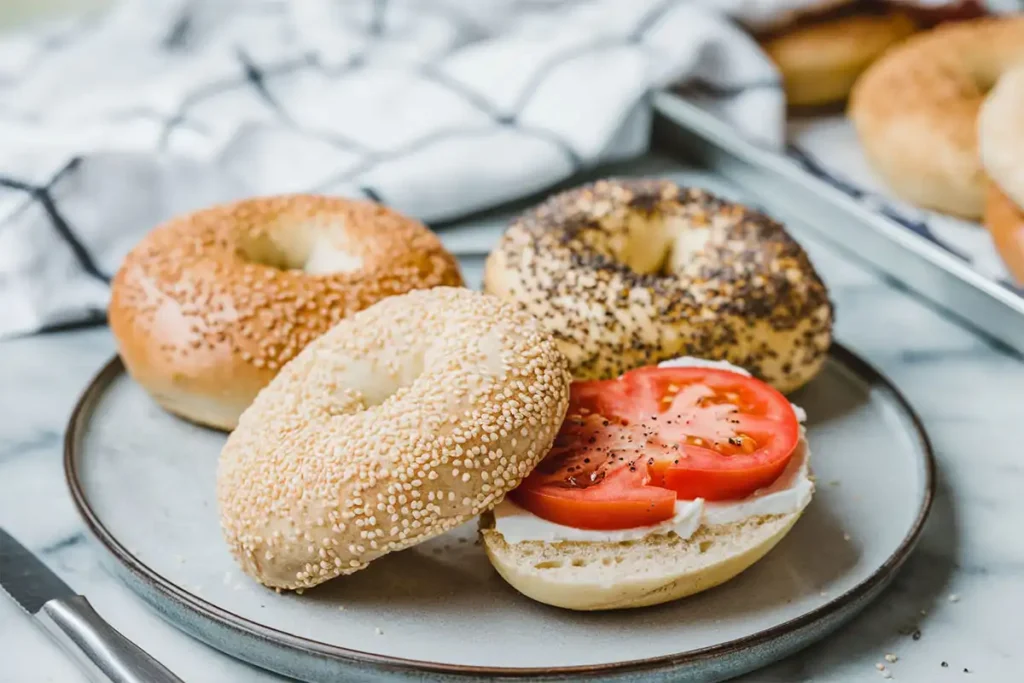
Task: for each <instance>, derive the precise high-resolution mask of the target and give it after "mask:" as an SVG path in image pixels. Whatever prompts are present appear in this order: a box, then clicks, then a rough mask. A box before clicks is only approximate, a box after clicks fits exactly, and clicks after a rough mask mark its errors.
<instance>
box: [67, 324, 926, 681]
mask: <svg viewBox="0 0 1024 683" xmlns="http://www.w3.org/2000/svg"><path fill="white" fill-rule="evenodd" d="M829 357H830V358H831V359H833V360H835V361H837V362H838V363H839V364H840V365H842V366H844V367H845V368H846V369H848V370H851V371H852V372H853V373H854V374H855V375H857V376H858V377H859V378H861V379H862V380H865V381H866V382H867V383H868V384H870V385H871V386H873V387H876V386H880V387H881V388H883V389H884V390H885V391H886V392H887V393H888V394H889V395H890V397H891V398H892V399H894V400H895V402H896V404H897V405H898V407H899V408H900V409H901V410H902V411H903V413H904V415H905V416H906V417H907V418H909V423H910V426H911V427H912V430H913V433H914V435H915V437H916V440H917V443H918V445H919V447H920V450H921V452H922V453H923V455H924V479H925V480H924V494H923V497H922V501H921V504H920V507H919V508H918V511H917V515H916V516H915V518H914V521H913V522H912V524H911V525H910V528H909V529H908V531H907V533H906V534H905V535H904V536H903V538H902V539H901V541H900V543H899V545H898V546H897V547H896V549H895V550H894V551H893V552H892V554H891V555H889V556H888V557H887V558H886V559H885V561H884V562H882V563H881V564H880V565H878V567H876V568H875V570H874V571H872V572H871V574H869V575H868V576H867V577H866V578H865V579H863V580H862V581H860V582H858V583H857V584H856V585H854V586H853V587H851V588H850V589H848V590H847V591H846V592H844V593H841V594H839V595H837V596H836V597H835V598H833V599H832V600H829V601H828V602H826V603H825V604H824V605H821V606H820V607H816V608H815V609H812V610H810V611H808V612H805V613H804V614H801V615H799V616H796V617H794V618H792V619H789V620H787V621H784V622H782V623H779V624H775V625H774V626H771V627H769V628H766V629H762V630H760V631H757V632H755V633H752V634H750V635H747V636H743V637H741V638H734V639H733V640H728V641H725V642H723V643H717V644H715V645H710V646H707V647H703V648H698V649H695V650H688V651H686V652H677V653H672V654H667V655H659V656H656V657H647V658H642V659H632V660H624V661H621V662H608V663H603V664H582V665H573V666H559V667H506V666H485V665H473V664H448V663H444V662H436V661H429V660H420V659H411V658H406V657H396V656H392V655H383V654H378V653H374V652H365V651H362V650H357V649H353V648H347V647H343V646H340V645H331V644H329V643H324V642H322V641H318V640H314V639H312V638H306V637H303V636H297V635H295V634H292V633H288V632H286V631H281V630H280V629H277V628H274V627H272V626H266V625H264V624H260V623H258V622H255V621H253V620H251V619H247V618H246V617H243V616H240V615H238V614H235V613H234V612H231V611H229V610H226V609H224V608H222V607H219V606H217V605H215V604H213V603H211V602H209V601H207V600H204V599H203V598H201V597H199V596H198V595H196V594H194V593H191V592H189V591H187V590H185V589H183V588H181V587H179V586H178V585H176V584H174V583H173V582H171V581H170V580H168V579H166V578H165V577H164V576H163V575H161V574H159V573H158V572H156V571H155V570H153V569H151V568H150V567H149V566H147V565H146V564H145V563H144V562H142V561H141V560H140V559H138V558H137V557H135V556H134V555H133V554H132V553H131V552H130V551H129V550H128V549H127V548H125V547H124V546H123V545H122V544H121V543H120V542H119V541H118V540H117V538H116V537H115V536H114V535H113V534H112V533H111V532H110V531H109V530H108V529H107V528H106V527H105V526H104V524H103V523H102V522H101V521H100V519H99V517H98V516H97V514H96V513H95V512H94V511H93V509H92V508H91V506H90V504H89V502H88V497H87V495H86V493H85V490H84V486H83V485H82V481H81V479H80V477H79V475H78V468H77V463H78V455H79V450H80V449H79V443H80V441H81V439H80V435H81V434H82V433H83V431H84V427H85V426H86V425H87V424H88V418H89V416H90V415H91V412H92V409H93V407H94V406H95V404H96V403H97V402H98V400H99V399H100V397H102V395H103V393H104V391H105V390H106V388H107V387H108V386H109V385H110V384H111V383H112V382H113V380H114V379H115V378H117V377H118V376H119V375H120V374H122V373H126V369H125V366H124V364H123V362H122V360H121V358H120V356H118V355H117V354H115V355H114V357H113V358H111V359H110V360H109V361H107V363H106V364H105V365H104V366H103V367H102V368H101V369H100V370H99V371H98V372H97V373H96V375H95V376H94V377H93V378H92V379H91V380H90V381H89V383H88V384H87V385H86V387H85V389H84V390H83V392H82V394H81V395H80V396H79V398H78V400H77V401H76V402H75V406H74V409H73V410H72V412H71V415H70V418H69V419H68V424H67V427H66V429H65V433H64V456H63V467H64V478H65V482H66V484H67V486H68V489H69V491H70V493H71V498H72V501H73V503H74V506H75V509H76V511H77V512H78V515H79V517H81V519H82V521H83V523H84V524H85V527H86V529H87V530H88V531H89V533H90V535H91V536H92V537H93V539H94V540H96V541H98V542H99V543H100V544H101V545H102V546H103V547H104V548H105V550H106V551H107V552H108V553H109V554H110V555H111V556H112V557H113V558H114V559H115V560H117V561H118V562H119V563H120V564H121V565H122V566H123V568H124V569H127V570H128V571H129V572H131V573H132V574H133V575H134V576H135V578H137V579H139V580H141V581H143V582H145V583H146V584H148V585H149V587H150V588H151V589H154V590H155V591H156V592H158V593H160V594H162V595H163V597H164V598H166V599H168V600H170V601H172V602H174V603H176V604H177V605H178V606H180V607H184V608H185V609H187V610H189V611H191V612H193V613H195V614H197V615H199V616H200V617H202V618H204V619H206V620H208V621H212V622H215V623H216V624H218V625H219V626H221V627H226V628H228V629H231V630H232V631H235V632H239V633H241V634H243V635H244V636H247V637H250V638H256V639H259V640H262V641H271V642H276V643H278V644H279V645H280V646H283V647H286V648H288V649H290V650H293V651H301V652H304V653H306V654H311V655H316V656H318V657H326V658H328V659H331V660H334V661H340V662H347V663H351V664H357V665H361V666H371V667H376V668H379V669H383V670H388V671H392V672H393V671H396V670H397V671H404V672H407V673H430V674H446V675H452V676H500V677H504V678H519V679H525V678H530V677H536V676H558V677H560V678H568V677H585V676H592V675H602V676H608V675H622V674H631V673H638V672H656V671H659V670H666V669H669V670H670V669H674V668H678V667H683V666H692V665H694V664H698V663H702V662H709V661H711V660H715V659H719V658H721V657H725V656H729V655H733V654H737V653H740V652H742V651H745V650H749V649H752V648H756V647H758V646H765V645H768V644H770V643H772V642H774V641H777V640H779V639H781V638H784V637H785V636H787V635H790V634H792V633H795V632H798V631H800V630H802V629H805V628H808V627H812V626H814V625H815V624H818V623H824V622H826V621H827V620H828V619H829V617H832V616H835V615H836V614H839V613H842V612H843V611H844V610H846V609H849V608H851V607H854V606H855V605H857V604H858V603H859V602H860V601H861V600H862V599H864V598H870V597H871V596H872V595H873V594H874V593H875V592H877V591H879V590H881V589H882V588H884V587H885V585H886V584H887V583H888V582H889V581H890V580H891V579H892V577H893V575H894V574H895V572H896V571H898V570H899V568H900V567H901V566H902V565H903V563H904V562H906V560H907V558H908V557H909V556H910V554H911V552H912V551H913V550H914V547H915V546H916V545H917V543H918V541H919V540H920V537H921V533H922V532H923V530H924V526H925V522H926V521H927V519H928V515H929V513H930V511H931V508H932V503H933V501H934V498H935V489H936V464H935V453H934V449H933V447H932V444H931V439H930V438H929V437H928V432H927V430H926V429H925V427H924V423H923V422H922V421H921V418H920V416H919V415H918V414H917V411H916V410H914V408H913V406H912V405H911V404H910V402H909V401H908V400H907V398H906V397H905V396H904V395H903V393H902V392H901V391H900V390H899V389H898V388H897V387H896V385H895V384H893V382H892V381H891V380H890V379H889V378H888V377H887V376H885V375H884V374H883V373H882V372H881V371H879V370H878V369H876V368H875V367H874V366H873V365H872V364H870V363H869V362H867V361H866V360H864V359H863V358H861V357H860V356H859V355H857V354H856V353H854V352H853V351H851V350H850V349H849V348H847V347H846V346H844V345H842V344H840V343H839V342H836V341H833V343H832V346H831V348H830V349H829ZM119 578H120V577H119ZM122 582H123V583H125V584H126V585H128V587H129V589H131V590H132V592H134V593H136V594H138V590H137V589H136V588H135V586H133V585H132V584H131V583H130V582H127V581H123V579H122ZM140 597H142V596H140ZM144 600H145V598H144ZM147 602H148V601H147ZM158 611H159V610H158ZM165 618H166V617H165ZM172 625H174V626H176V627H178V628H179V629H180V628H182V627H181V625H180V624H178V623H176V622H174V621H172ZM189 635H190V636H191V637H195V636H194V635H193V634H192V633H190V632H189ZM228 654H229V655H230V654H231V653H228Z"/></svg>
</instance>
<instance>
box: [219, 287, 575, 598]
mask: <svg viewBox="0 0 1024 683" xmlns="http://www.w3.org/2000/svg"><path fill="white" fill-rule="evenodd" d="M569 383H570V376H569V372H568V369H567V366H566V362H565V358H564V357H563V356H562V354H561V353H559V352H558V350H557V348H556V347H555V344H554V342H553V340H552V339H551V337H550V336H549V335H547V334H546V333H544V332H543V330H542V329H541V327H540V325H538V324H537V322H536V321H535V320H533V319H532V318H530V316H529V315H526V314H525V313H523V312H521V311H517V310H516V309H515V308H514V307H513V306H510V305H508V304H505V303H502V302H501V301H499V300H498V299H496V298H495V297H492V296H487V295H485V294H481V293H479V292H474V291H472V290H468V289H461V288H451V287H438V288H434V289H429V290H420V291H415V292H411V293H409V294H404V295H400V296H395V297H391V298H388V299H384V300H383V301H380V302H379V303H377V304H375V305H373V306H371V307H369V308H367V309H365V310H363V311H361V312H359V313H356V314H355V315H353V316H351V317H350V318H347V319H345V320H343V321H342V322H340V323H339V324H338V325H337V326H335V327H334V328H332V329H331V330H330V331H328V332H327V333H326V334H324V335H323V336H321V337H320V338H318V339H316V340H315V341H313V342H312V343H311V344H309V345H308V346H307V347H306V348H305V349H303V351H302V352H300V353H299V355H298V356H296V357H295V358H294V359H293V360H292V361H291V362H289V363H288V364H287V365H285V366H284V368H282V369H281V372H280V373H279V374H278V375H277V376H276V377H275V378H274V379H273V380H272V381H271V382H270V384H269V385H267V387H266V388H265V389H264V390H263V391H261V392H260V393H259V395H258V396H257V397H256V400H255V401H254V402H253V404H252V405H251V406H250V407H249V408H248V409H247V410H246V411H245V412H244V413H243V414H242V417H241V419H240V420H239V424H238V428H237V429H236V430H235V431H234V432H232V433H231V435H230V436H229V437H228V440H227V443H226V444H225V446H224V449H223V451H222V452H221V456H220V462H219V467H218V472H217V497H218V501H219V504H220V519H221V527H222V529H223V532H224V536H225V539H226V541H227V544H228V547H229V548H230V550H231V552H232V554H233V555H234V556H235V558H236V559H237V560H238V562H239V563H240V564H241V566H242V568H243V570H244V571H245V572H246V573H248V574H249V575H251V576H252V577H254V578H255V579H257V580H258V581H260V582H261V583H263V584H265V585H268V586H274V587H278V588H306V587H309V586H314V585H316V584H318V583H321V582H323V581H326V580H328V579H330V578H333V577H335V576H338V575H340V574H350V573H352V572H354V571H357V570H359V569H361V568H363V567H365V566H366V565H367V563H369V562H370V561H372V560H374V559H375V558H378V557H380V556H381V555H384V554H386V553H388V552H391V551H394V550H400V549H402V548H406V547H409V546H411V545H414V544H416V543H419V542H421V541H424V540H427V539H429V538H431V537H433V536H437V535H439V534H441V533H444V532H445V531H447V530H449V529H451V528H453V527H455V526H457V525H459V524H462V523H463V522H465V521H467V520H469V519H470V518H472V517H473V516H474V515H477V514H479V513H481V512H483V511H485V510H488V509H490V508H491V507H493V506H494V505H495V504H497V503H498V502H499V501H500V500H501V499H502V497H504V495H505V493H506V492H507V491H509V490H511V489H513V488H515V487H516V486H517V485H518V484H519V482H520V481H521V480H522V479H523V478H524V477H525V476H526V475H527V474H529V473H530V471H531V470H532V469H533V468H534V467H535V466H536V464H537V463H538V462H539V461H540V460H541V458H543V457H544V456H545V455H546V454H547V452H548V450H549V449H550V447H551V443H552V441H553V440H554V438H555V434H556V433H557V432H558V429H559V427H560V426H561V423H562V419H563V417H564V416H565V410H566V407H567V405H568V401H569Z"/></svg>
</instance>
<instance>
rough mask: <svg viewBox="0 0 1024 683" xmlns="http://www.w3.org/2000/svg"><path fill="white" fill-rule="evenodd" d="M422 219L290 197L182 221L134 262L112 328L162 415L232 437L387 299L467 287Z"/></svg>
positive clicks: (117, 298)
mask: <svg viewBox="0 0 1024 683" xmlns="http://www.w3.org/2000/svg"><path fill="white" fill-rule="evenodd" d="M460 284H462V278H461V276H460V274H459V270H458V266H457V264H456V261H455V259H454V258H453V257H452V256H451V255H450V254H448V253H447V252H446V251H445V250H444V248H443V247H442V246H441V242H440V240H438V239H437V237H436V236H435V235H434V234H433V233H432V232H430V230H428V229H427V228H426V227H425V226H424V225H423V224H421V223H419V222H418V221H416V220H413V219H411V218H408V217H405V216H402V215H401V214H399V213H397V212H395V211H393V210H391V209H387V208H385V207H382V206H379V205H377V204H371V203H368V202H361V201H352V200H347V199H339V198H330V197H318V196H312V195H293V196H281V197H267V198H257V199H247V200H244V201H240V202H236V203H233V204H225V205H222V206H216V207H213V208H210V209H206V210H203V211H198V212H196V213H192V214H189V215H186V216H181V217H178V218H175V219H173V220H171V221H169V222H168V223H165V224H164V225H162V226H160V227H158V228H156V229H155V230H153V231H152V232H151V233H150V234H148V235H147V236H146V237H145V238H144V239H143V240H142V242H141V243H140V244H139V245H138V246H136V247H135V248H134V249H133V250H132V251H131V253H129V254H128V256H127V258H126V259H125V261H124V263H123V265H122V266H121V269H120V270H119V271H118V273H117V275H116V277H115V278H114V281H113V285H112V291H111V301H110V308H109V319H110V327H111V330H112V331H113V333H114V337H115V339H116V340H117V346H118V351H119V353H120V355H121V358H122V359H123V361H124V364H125V367H126V368H127V370H128V372H129V373H130V374H131V375H132V377H133V378H134V379H135V380H136V381H138V382H139V383H140V384H141V385H142V386H143V387H144V388H145V389H146V390H147V391H148V392H149V393H150V394H151V395H152V396H153V398H154V399H155V400H156V401H157V402H158V403H159V404H160V405H161V406H163V407H164V408H165V409H167V410H168V411H170V412H172V413H175V414H177V415H180V416H182V417H184V418H186V419H189V420H191V421H193V422H198V423H200V424H204V425H208V426H211V427H217V428H220V429H231V428H233V427H234V426H235V423H236V422H237V419H238V416H239V414H240V413H241V412H242V411H243V410H244V409H245V408H246V406H248V405H249V404H250V403H251V402H252V400H253V398H254V397H255V396H256V393H257V392H258V391H259V390H260V389H261V388H262V387H264V386H265V385H266V384H267V383H268V382H269V381H270V380H271V378H273V376H274V375H275V374H276V373H277V371H278V370H279V369H280V368H281V367H282V366H283V365H284V364H285V363H287V362H288V361H289V360H290V359H291V358H292V357H293V356H295V355H296V354H297V353H298V352H299V351H300V350H301V349H302V348H303V347H304V346H305V345H306V344H308V343H309V342H310V341H312V340H313V339H315V338H316V337H317V336H319V335H320V334H322V333H323V332H325V331H327V330H328V329H329V328H330V327H331V326H332V325H334V324H335V323H336V322H338V321H339V320H341V319H343V318H345V317H346V316H348V315H350V314H352V313H354V312H356V311H359V310H361V309H363V308H366V307H367V306H369V305H371V304H373V303H374V302H376V301H379V300H380V299H383V298H384V297H388V296H392V295H395V294H401V293H404V292H407V291H410V290H413V289H420V288H428V287H435V286H438V285H460Z"/></svg>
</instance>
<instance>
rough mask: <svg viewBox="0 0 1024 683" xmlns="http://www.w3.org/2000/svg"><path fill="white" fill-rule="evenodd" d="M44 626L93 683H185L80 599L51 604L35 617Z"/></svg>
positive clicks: (77, 596)
mask: <svg viewBox="0 0 1024 683" xmlns="http://www.w3.org/2000/svg"><path fill="white" fill-rule="evenodd" d="M36 618H37V619H38V620H39V621H40V623H41V624H42V626H43V627H44V628H45V629H46V630H47V631H48V632H49V633H50V635H52V636H53V637H54V638H56V640H57V641H58V642H59V643H60V644H61V646H62V647H64V648H65V649H66V650H67V651H68V652H69V653H70V654H71V655H72V656H73V657H74V658H75V659H76V660H77V661H78V662H79V663H80V664H82V665H84V666H85V667H86V668H87V670H88V672H89V673H90V674H91V677H92V678H93V680H98V681H104V682H105V681H112V683H184V681H182V680H181V679H180V678H178V677H177V676H175V675H174V674H173V673H171V672H170V671H169V670H168V669H167V668H166V667H165V666H164V665H163V664H161V663H160V662H158V661H156V660H155V659H153V658H152V657H150V656H149V655H148V654H146V653H145V652H144V651H143V650H142V648H140V647H139V646H138V645H136V644H135V643H133V642H131V641H130V640H128V639H127V638H125V637H124V636H123V635H121V633H120V632H118V631H117V630H116V629H114V628H113V627H112V626H111V625H110V624H108V623H107V622H105V621H104V620H103V618H102V617H100V615H98V614H96V610H94V609H93V608H92V605H90V604H89V601H88V600H86V599H85V598H84V597H83V596H81V595H76V596H74V597H72V598H59V599H55V600H50V601H49V602H47V603H46V604H45V605H43V607H42V609H40V610H39V612H38V613H37V614H36Z"/></svg>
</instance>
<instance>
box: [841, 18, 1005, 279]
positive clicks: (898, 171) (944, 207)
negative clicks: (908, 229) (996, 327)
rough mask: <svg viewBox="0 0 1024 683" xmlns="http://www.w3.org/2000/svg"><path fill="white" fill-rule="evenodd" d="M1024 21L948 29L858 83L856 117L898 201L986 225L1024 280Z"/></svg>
mask: <svg viewBox="0 0 1024 683" xmlns="http://www.w3.org/2000/svg"><path fill="white" fill-rule="evenodd" d="M1022 69H1024V16H1022V15H1012V16H1002V17H989V18H981V19H975V20H972V21H965V22H958V23H950V24H944V25H941V26H939V27H937V28H935V29H932V30H930V31H927V32H924V33H921V34H919V35H917V36H914V37H913V38H910V39H909V40H907V41H906V42H905V43H903V44H902V45H900V46H899V47H896V48H894V49H893V50H891V51H890V52H888V53H887V54H886V55H885V56H884V57H883V58H882V59H881V60H879V61H878V62H877V63H875V64H874V65H873V66H872V67H871V68H870V69H868V70H867V72H865V73H864V75H863V76H862V77H861V78H860V79H859V80H858V81H857V84H856V86H855V87H854V90H853V93H852V96H851V99H850V109H849V115H850V118H851V119H852V120H853V123H854V125H855V127H856V129H857V133H858V136H859V138H860V141H861V146H862V147H863V149H864V152H865V155H866V157H867V159H868V161H869V162H870V163H871V165H872V166H873V167H874V169H875V170H876V171H877V172H878V174H879V175H880V176H881V177H882V178H883V179H884V180H885V182H886V184H887V185H888V186H889V187H890V188H891V189H892V190H893V192H895V193H896V194H897V195H898V196H900V197H902V198H904V199H906V200H908V201H910V202H912V203H914V204H916V205H918V206H921V207H923V208H927V209H933V210H937V211H941V212H944V213H949V214H952V215H955V216H959V217H962V218H966V219H972V220H977V219H983V220H984V222H985V225H986V226H987V227H988V229H989V230H990V231H991V233H992V237H993V240H994V242H995V244H996V246H997V247H998V248H999V251H1000V254H1001V255H1002V257H1003V260H1004V261H1005V262H1006V264H1007V265H1008V267H1009V268H1010V270H1011V271H1012V272H1013V273H1014V275H1015V276H1016V277H1017V278H1018V279H1019V280H1021V281H1024V237H1022V235H1021V225H1022V219H1021V208H1020V207H1021V205H1022V203H1024V162H1022V161H1021V158H1022V156H1021V155H1022V153H1024V85H1022V82H1024V75H1022V73H1021V70H1022Z"/></svg>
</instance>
